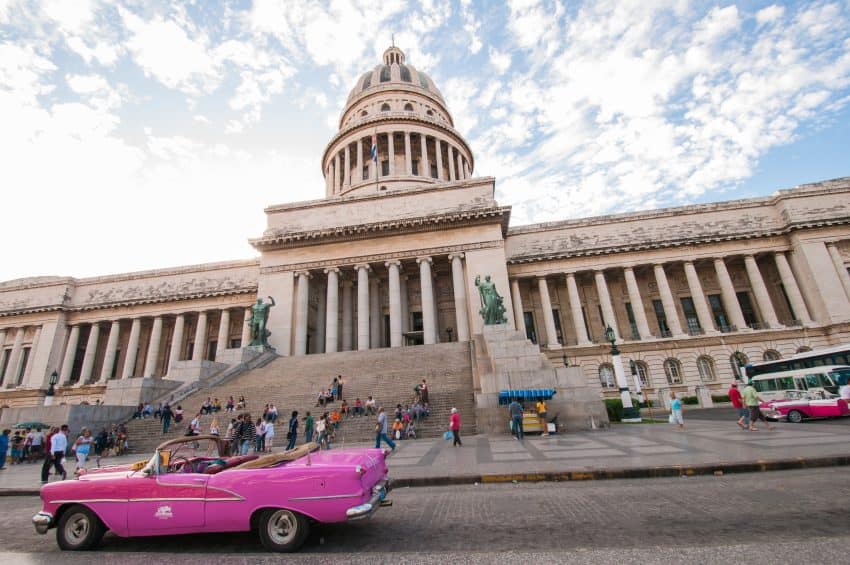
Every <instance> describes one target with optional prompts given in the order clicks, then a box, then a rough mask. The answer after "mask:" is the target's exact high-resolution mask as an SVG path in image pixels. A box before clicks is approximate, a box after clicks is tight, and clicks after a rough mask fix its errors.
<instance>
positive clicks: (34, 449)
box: [30, 427, 44, 463]
mask: <svg viewBox="0 0 850 565" xmlns="http://www.w3.org/2000/svg"><path fill="white" fill-rule="evenodd" d="M30 450H31V453H32V456H33V459H32V461H31V463H35V462H36V460H38V459H41V457H42V455H44V432H42V431H41V427H36V428H35V432H33V434H32V445H31V446H30Z"/></svg>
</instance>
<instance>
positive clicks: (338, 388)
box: [336, 375, 344, 400]
mask: <svg viewBox="0 0 850 565" xmlns="http://www.w3.org/2000/svg"><path fill="white" fill-rule="evenodd" d="M343 384H344V382H343V380H342V375H339V376H338V377H337V378H336V394H337V396H338V397H339V399H340V400H342V385H343Z"/></svg>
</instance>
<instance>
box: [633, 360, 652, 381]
mask: <svg viewBox="0 0 850 565" xmlns="http://www.w3.org/2000/svg"><path fill="white" fill-rule="evenodd" d="M635 370H637V375H638V379H640V386H641V388H649V387H651V386H652V385H650V384H649V367H648V366H647V364H646V363H644V362H643V361H635Z"/></svg>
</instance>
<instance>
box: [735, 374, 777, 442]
mask: <svg viewBox="0 0 850 565" xmlns="http://www.w3.org/2000/svg"><path fill="white" fill-rule="evenodd" d="M741 396H742V397H743V399H744V404H746V405H747V409H749V411H750V431H751V432H757V431H758V428H757V427H756V422H757V421H758V420H761V421H762V422H764V425H765V426H767V429H768V430H772V429H773V426H771V425H770V423H768V421H767V419H766V418H765V417H764V414H762V413H761V408H760V407H759V403H760V402H763V399H762V398H761V397H760V396H759V393H758V392H757V391H756V389H755V387H754V386H753V379H750V381H749V383H748V384H747V386H746V387H744V391H743V392H742V393H741Z"/></svg>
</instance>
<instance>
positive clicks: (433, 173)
mask: <svg viewBox="0 0 850 565" xmlns="http://www.w3.org/2000/svg"><path fill="white" fill-rule="evenodd" d="M431 178H432V179H436V178H440V177H439V175H438V174H437V165H431Z"/></svg>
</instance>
